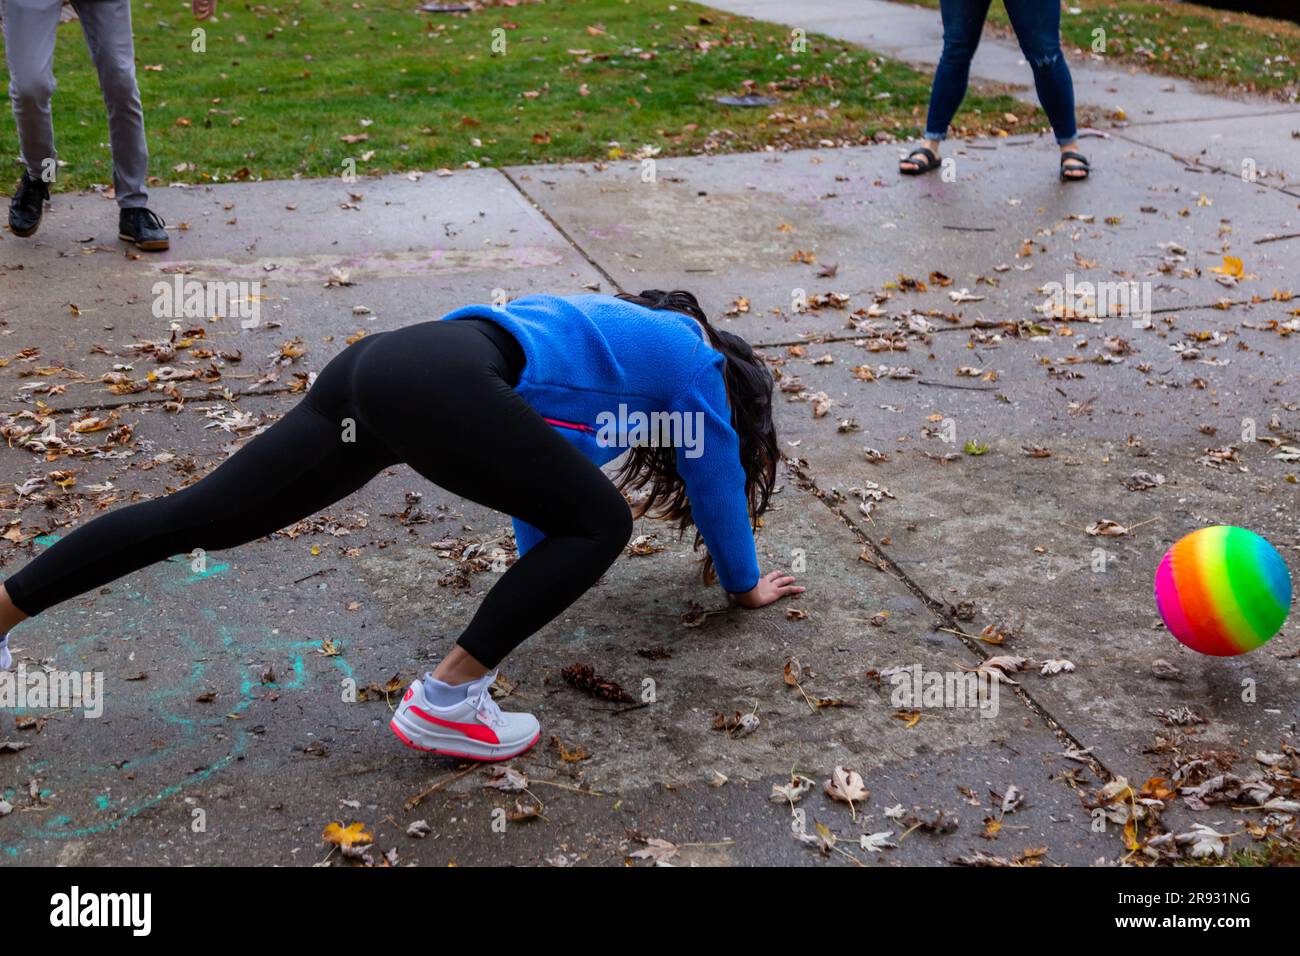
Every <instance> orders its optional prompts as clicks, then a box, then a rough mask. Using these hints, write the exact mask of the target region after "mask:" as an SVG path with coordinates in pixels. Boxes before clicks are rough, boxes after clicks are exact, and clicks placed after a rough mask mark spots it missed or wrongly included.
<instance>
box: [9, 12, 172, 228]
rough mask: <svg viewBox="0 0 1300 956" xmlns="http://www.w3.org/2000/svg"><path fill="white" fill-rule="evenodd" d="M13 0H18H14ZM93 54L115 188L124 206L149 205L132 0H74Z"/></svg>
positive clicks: (147, 153) (147, 163) (147, 167)
mask: <svg viewBox="0 0 1300 956" xmlns="http://www.w3.org/2000/svg"><path fill="white" fill-rule="evenodd" d="M9 2H11V3H12V2H13V0H9ZM73 6H74V7H75V8H76V10H77V16H78V17H80V18H81V30H82V32H83V33H84V34H85V35H86V46H87V48H88V49H89V50H90V58H91V59H92V60H93V61H94V63H95V69H96V71H98V73H99V88H100V90H102V91H103V94H104V106H105V107H107V109H108V141H109V144H110V145H111V146H112V149H113V188H114V189H115V190H116V192H117V204H118V205H119V206H121V207H122V208H123V209H127V208H130V207H132V206H144V205H146V204H147V203H148V200H149V195H148V191H147V189H146V186H145V179H146V178H147V177H148V175H149V144H148V143H147V142H146V140H145V135H144V108H143V107H142V106H141V105H140V88H139V86H138V85H137V84H136V81H135V42H134V40H133V39H132V36H131V3H130V0H73Z"/></svg>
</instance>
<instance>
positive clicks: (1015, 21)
mask: <svg viewBox="0 0 1300 956" xmlns="http://www.w3.org/2000/svg"><path fill="white" fill-rule="evenodd" d="M991 2H992V0H940V2H939V7H940V10H941V11H942V13H943V55H942V56H941V57H939V65H938V67H936V68H935V71H934V86H933V87H932V88H931V90H930V112H929V114H928V115H927V116H926V120H925V138H926V139H940V140H941V139H943V138H944V137H945V136H946V135H947V134H948V125H949V124H950V123H951V122H952V118H953V116H954V115H956V113H957V107H958V106H960V105H961V101H962V99H963V98H964V97H965V96H966V83H967V80H968V79H969V77H970V61H971V57H973V56H974V55H975V48H976V47H977V46H979V42H980V31H981V30H982V29H983V28H984V19H985V17H987V16H988V12H989V4H990V3H991ZM1005 2H1006V7H1007V16H1008V17H1009V18H1010V19H1011V26H1012V27H1013V28H1014V29H1015V31H1016V39H1017V40H1019V41H1020V49H1021V52H1023V53H1024V54H1025V59H1026V60H1028V61H1029V66H1030V67H1031V68H1032V69H1033V71H1034V88H1035V89H1036V90H1037V91H1038V102H1040V103H1042V104H1043V112H1045V113H1046V114H1047V119H1048V121H1049V122H1050V123H1051V124H1052V132H1053V133H1055V134H1056V142H1057V143H1059V144H1060V145H1062V146H1066V145H1068V144H1070V143H1073V142H1074V140H1075V137H1076V136H1077V135H1078V131H1077V129H1076V127H1075V124H1074V81H1073V80H1072V79H1071V78H1070V67H1069V66H1068V65H1067V64H1066V62H1065V55H1064V54H1063V53H1062V52H1061V5H1060V2H1059V0H1005Z"/></svg>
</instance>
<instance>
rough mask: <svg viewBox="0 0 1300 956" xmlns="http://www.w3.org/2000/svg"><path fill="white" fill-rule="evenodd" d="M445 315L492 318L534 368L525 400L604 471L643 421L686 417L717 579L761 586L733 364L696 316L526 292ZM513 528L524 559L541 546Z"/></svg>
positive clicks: (694, 500)
mask: <svg viewBox="0 0 1300 956" xmlns="http://www.w3.org/2000/svg"><path fill="white" fill-rule="evenodd" d="M443 318H444V320H448V321H450V320H454V319H467V318H483V319H491V320H492V321H493V322H495V323H497V324H498V325H500V326H502V327H503V328H504V329H506V330H507V331H508V332H510V334H511V335H513V336H514V337H515V338H516V339H517V340H518V341H519V345H520V346H521V347H522V349H523V352H524V356H525V358H526V359H527V364H526V365H525V367H524V370H523V374H522V375H521V377H520V380H519V385H518V388H517V391H518V392H519V394H520V396H521V397H522V398H523V399H524V400H525V401H526V402H528V404H529V405H531V406H532V407H533V408H535V409H536V410H537V411H538V412H539V413H540V414H541V415H542V417H543V418H545V419H546V420H547V421H548V422H549V423H550V424H551V425H552V426H553V427H554V428H556V429H558V430H559V431H560V433H561V434H563V435H564V437H565V438H567V439H568V440H569V441H570V442H572V443H573V444H574V445H576V446H577V448H578V449H579V450H580V451H581V452H582V453H583V454H584V455H586V456H587V457H588V458H589V459H591V460H592V461H593V462H595V463H596V464H597V465H604V464H607V463H608V462H611V461H613V460H614V459H615V458H617V457H619V456H620V455H621V454H623V453H624V452H625V451H626V450H627V448H628V442H629V440H631V441H636V440H637V438H638V437H639V436H638V432H637V427H638V421H639V419H638V414H637V413H640V415H643V416H647V417H649V416H651V415H653V414H654V413H678V414H677V415H671V414H670V416H669V419H667V420H668V421H672V422H675V423H677V424H678V425H679V426H680V427H679V429H678V431H677V435H678V437H679V439H681V440H682V444H685V445H686V447H682V444H679V445H678V447H677V471H678V473H679V474H680V475H681V476H682V479H683V480H684V481H685V482H686V494H687V497H688V498H689V499H690V502H691V514H692V516H693V517H694V520H695V526H696V527H697V528H699V530H700V534H701V535H703V537H704V543H705V545H706V546H707V547H708V549H709V553H710V554H711V555H712V556H713V562H714V565H715V567H716V568H717V572H718V580H719V581H720V582H721V584H722V586H723V587H724V588H726V589H727V590H728V591H731V592H733V593H739V592H743V591H748V590H750V589H751V588H753V587H754V586H755V585H756V584H757V583H758V557H757V555H756V554H755V551H754V535H753V530H752V528H751V525H750V518H749V508H748V505H747V502H746V499H745V473H744V470H743V469H742V468H741V466H740V443H739V440H738V439H737V438H736V433H735V430H734V429H733V428H732V427H731V410H730V406H729V405H728V404H727V391H726V385H725V382H724V379H723V367H724V364H725V361H726V360H725V359H724V357H723V356H722V353H720V352H718V351H716V350H715V349H713V348H712V347H711V346H710V345H709V344H708V340H707V338H706V337H705V334H704V331H703V329H701V328H700V326H699V324H698V323H696V322H695V320H694V319H692V318H690V317H689V316H686V315H682V314H680V313H677V312H667V311H659V310H656V309H647V308H645V307H643V306H639V305H634V304H632V303H630V302H624V301H623V300H621V299H616V298H613V297H612V296H606V295H579V296H567V297H560V296H552V295H528V296H524V297H523V298H520V299H516V300H514V301H513V302H510V303H509V304H507V305H504V306H495V307H494V306H491V305H468V306H465V307H464V308H460V309H457V310H456V311H454V312H451V313H449V314H447V315H445V316H443ZM659 433H660V432H659V431H658V430H656V431H654V432H653V434H659ZM514 525H515V540H516V542H517V544H518V546H519V553H520V554H521V555H522V554H525V553H526V552H527V551H528V549H529V548H531V547H532V546H533V545H535V544H536V543H537V542H538V541H540V540H541V539H542V534H541V532H539V531H538V530H537V529H536V528H533V527H531V526H529V525H528V524H525V523H524V522H522V521H519V520H517V519H516V520H515V522H514Z"/></svg>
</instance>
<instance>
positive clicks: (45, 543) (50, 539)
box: [32, 534, 63, 548]
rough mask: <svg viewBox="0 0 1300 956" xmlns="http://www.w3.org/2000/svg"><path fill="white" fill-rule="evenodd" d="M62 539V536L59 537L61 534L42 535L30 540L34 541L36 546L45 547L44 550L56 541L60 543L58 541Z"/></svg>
mask: <svg viewBox="0 0 1300 956" xmlns="http://www.w3.org/2000/svg"><path fill="white" fill-rule="evenodd" d="M62 538H63V535H61V534H43V535H40V536H39V537H36V538H32V540H33V541H35V542H36V543H37V544H39V545H41V546H42V547H46V548H48V547H49V546H50V545H52V544H54V543H55V542H56V541H60V540H62Z"/></svg>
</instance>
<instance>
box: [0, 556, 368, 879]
mask: <svg viewBox="0 0 1300 956" xmlns="http://www.w3.org/2000/svg"><path fill="white" fill-rule="evenodd" d="M55 540H58V538H57V536H54V535H49V536H44V540H42V541H41V543H43V544H44V543H50V544H52V543H53V542H54V541H55ZM172 563H173V562H168V563H167V564H164V565H162V566H161V567H160V568H158V569H156V570H154V571H152V572H144V573H146V574H149V575H150V581H149V583H150V589H151V590H152V591H153V593H155V594H161V595H164V596H165V597H161V598H159V599H158V600H157V602H155V601H153V600H150V599H149V598H147V597H145V596H144V595H143V594H142V593H141V592H140V591H136V590H125V589H124V590H123V591H120V592H117V593H115V594H114V597H116V598H118V602H116V603H115V605H114V606H113V607H112V610H114V611H116V612H117V613H116V614H113V615H105V614H103V613H94V612H90V611H87V610H85V609H77V610H76V611H71V610H63V611H56V612H54V613H53V614H51V615H49V617H48V618H45V619H44V620H46V621H48V622H49V626H48V627H47V635H48V634H51V633H56V632H57V630H64V629H67V630H70V631H72V632H73V633H75V632H76V631H77V630H79V629H80V627H85V626H86V625H88V624H89V625H90V626H89V627H88V628H87V630H88V631H89V633H86V632H85V631H83V632H82V634H81V635H80V636H77V637H68V638H67V639H64V640H55V641H52V642H51V644H50V646H51V647H52V648H53V649H54V656H55V660H56V661H58V662H59V664H60V665H61V666H65V667H67V666H70V665H71V663H79V664H80V665H81V667H80V669H83V670H89V669H96V665H98V666H99V667H102V666H103V665H102V662H101V661H100V660H99V658H100V657H101V652H102V651H103V649H104V647H105V646H109V647H111V648H112V647H115V648H116V650H117V652H118V653H121V644H122V643H123V642H133V643H134V644H136V645H143V644H145V643H146V642H153V641H158V640H168V641H171V642H173V643H174V644H175V645H177V646H178V648H179V651H180V653H179V655H178V656H179V657H180V659H181V660H184V659H186V658H188V660H189V665H188V667H187V668H186V669H185V670H184V671H183V673H181V674H178V675H176V679H169V675H168V674H157V673H150V674H149V679H148V680H146V681H141V682H139V683H127V682H125V681H124V680H123V678H124V676H125V675H126V674H128V673H132V672H130V671H126V672H118V673H114V672H112V671H110V672H109V673H107V674H106V680H105V683H106V691H105V694H106V697H107V706H108V708H109V711H110V713H113V714H121V713H129V714H130V715H131V719H132V720H139V719H143V722H144V723H145V725H146V727H147V729H146V731H145V733H144V735H143V736H144V738H146V739H148V738H158V737H161V738H163V741H162V745H161V746H159V745H158V743H159V741H158V740H156V739H149V740H148V743H145V744H143V747H144V748H145V749H144V750H143V751H142V752H140V753H137V754H120V755H117V754H115V755H111V756H113V757H120V758H122V759H118V760H115V761H114V762H111V763H109V762H105V763H102V764H82V765H80V766H79V767H76V768H75V770H76V773H77V774H78V775H77V776H74V777H70V778H69V777H66V776H62V775H63V774H66V773H69V772H70V771H71V770H72V769H73V768H71V767H69V766H68V765H66V764H65V763H64V762H62V761H50V760H42V761H39V762H33V763H32V764H31V765H29V769H30V770H35V769H36V768H37V767H39V768H41V770H42V776H44V777H45V778H46V779H43V780H42V781H41V782H42V784H43V785H46V786H43V789H42V793H43V795H44V797H45V798H46V799H47V800H49V801H52V802H54V803H59V802H62V803H63V804H64V806H65V807H66V805H67V803H68V800H69V797H70V795H73V794H76V793H78V792H79V793H83V794H84V793H86V791H88V790H89V791H91V792H96V791H98V792H97V795H96V796H95V797H94V798H93V799H89V800H88V805H87V809H86V810H85V811H83V813H84V814H85V815H86V819H80V820H79V819H77V818H76V817H74V816H69V815H67V813H62V814H60V815H59V816H57V817H52V818H44V819H41V820H33V821H32V822H31V823H30V824H29V826H30V829H24V830H21V831H20V834H21V835H20V836H19V837H18V839H17V840H14V841H12V842H7V843H4V844H0V852H3V853H4V854H6V855H7V856H9V857H18V856H20V855H21V854H22V853H23V852H25V850H26V849H27V847H28V844H29V842H30V841H31V840H67V839H77V838H85V837H91V836H96V835H102V834H105V833H109V832H112V831H115V830H118V829H120V828H121V827H123V826H125V825H126V824H127V823H128V822H130V821H131V820H133V819H135V818H136V817H138V816H140V814H142V813H145V812H147V811H149V810H151V809H153V808H155V807H157V806H159V805H160V804H162V803H163V802H164V801H167V800H169V799H170V798H172V797H175V796H176V795H178V794H181V793H184V792H185V791H187V790H194V789H195V788H198V787H201V786H202V785H203V784H204V783H206V782H207V781H208V780H210V779H211V778H212V777H214V776H215V775H216V774H219V773H221V772H222V771H224V770H226V769H227V768H228V767H230V765H231V764H232V763H235V762H237V761H239V760H242V759H244V758H245V757H246V755H247V754H248V751H249V747H250V744H251V742H252V741H253V740H254V739H255V737H254V734H253V733H252V731H249V730H245V729H244V728H243V727H242V726H241V725H240V724H241V722H240V721H239V720H238V719H232V718H231V717H230V716H228V715H234V716H235V717H236V718H237V717H238V716H239V715H241V714H244V713H245V712H247V711H248V710H249V709H250V708H251V707H252V706H253V704H254V703H256V702H258V701H259V700H261V699H262V698H263V697H264V696H265V694H266V693H267V692H268V691H279V692H301V691H306V690H309V689H310V687H311V685H312V682H313V679H314V677H315V675H317V674H322V673H328V672H329V670H330V669H331V668H325V669H324V670H322V669H321V667H320V665H319V663H317V664H314V665H313V664H312V663H310V662H314V661H317V659H318V658H319V657H321V656H322V655H320V654H319V653H317V652H318V651H319V649H320V643H319V642H318V641H302V640H294V639H291V638H290V637H289V636H287V635H283V634H280V633H277V632H276V629H274V628H272V627H269V626H268V627H252V628H243V627H239V626H235V625H232V624H230V623H228V622H227V620H228V619H227V618H226V617H225V615H223V614H222V613H221V612H219V611H217V610H215V609H214V607H213V605H220V604H222V603H223V601H222V597H223V595H221V594H220V593H218V594H213V595H210V596H206V597H205V598H204V599H203V600H204V601H205V603H208V604H209V606H208V607H205V608H194V607H193V601H194V598H193V596H192V595H193V593H195V592H192V591H190V589H189V586H190V585H194V584H198V583H199V582H201V581H205V580H207V579H208V578H211V577H214V576H216V575H220V574H221V573H222V572H224V571H226V570H228V569H229V568H230V565H229V564H219V565H214V566H212V567H210V568H209V569H208V570H207V571H206V572H204V573H202V574H191V575H188V576H177V575H176V570H177V569H175V568H174V567H171V566H169V565H171V564H172ZM175 563H180V562H179V561H176V562H175ZM186 569H187V570H188V563H186ZM160 579H161V580H160ZM216 587H217V588H218V590H219V591H220V590H221V589H222V587H223V586H222V585H221V584H219V583H218V584H217V585H216ZM204 593H205V594H206V592H204ZM173 609H174V610H175V612H176V613H175V614H174V615H173V614H170V613H168V611H172V610H173ZM139 612H144V613H139ZM160 615H161V620H160ZM92 622H93V623H92ZM79 625H80V626H79ZM286 660H287V662H288V667H287V670H285V671H284V672H283V673H280V671H281V669H282V668H284V667H285V661H286ZM328 660H329V661H330V663H331V665H332V669H333V670H334V671H336V672H337V673H338V674H340V675H342V676H343V677H351V676H352V668H351V666H350V665H349V664H348V663H347V662H346V661H344V660H343V659H342V658H341V657H330V658H328ZM268 661H272V662H275V663H274V666H275V669H276V672H277V673H276V679H275V681H274V682H267V683H263V682H262V668H263V666H264V665H265V663H266V662H268ZM56 666H58V665H56ZM232 669H233V670H234V674H232V673H231V670H232ZM214 671H217V672H216V673H214ZM232 676H233V677H234V682H233V683H234V689H233V690H232V689H231V686H230V685H231V683H232V682H231V677H232ZM211 689H215V690H217V691H218V693H219V694H220V695H221V696H219V697H218V702H217V703H216V704H214V705H212V706H211V709H210V710H205V709H204V708H205V707H206V706H207V705H197V706H196V704H195V698H196V697H198V696H199V695H200V694H201V693H203V692H204V691H207V690H211ZM232 693H233V696H235V697H236V698H237V699H236V700H235V701H234V702H233V705H230V697H231V696H232ZM115 695H121V696H117V700H118V701H119V703H118V704H116V705H115V704H114V696H115ZM223 698H224V699H223ZM123 699H125V700H127V701H129V702H130V703H128V704H126V705H123V704H121V703H120V701H122V700H123ZM218 747H219V748H221V750H224V754H222V753H221V750H217V755H216V756H215V757H214V756H212V755H211V752H212V751H213V750H216V749H217V748H218ZM205 750H206V751H208V752H207V753H204V751H205ZM196 751H197V753H196ZM195 756H198V757H199V759H198V760H195V759H194V757H195ZM109 757H110V755H108V754H105V755H103V757H102V758H101V759H104V760H106V761H107V759H108V758H109ZM198 763H202V764H203V766H202V767H201V769H198V770H192V771H191V772H188V773H185V775H184V776H183V777H182V778H181V779H180V780H178V781H176V782H173V783H169V784H167V785H165V786H159V787H158V788H157V789H153V790H151V791H147V792H148V795H147V796H144V797H142V798H141V797H134V798H132V797H129V798H128V799H126V800H123V799H122V798H121V797H118V798H116V800H115V799H113V798H110V796H109V794H108V792H106V790H105V786H104V783H103V782H102V781H103V778H104V777H111V778H112V779H113V780H114V781H117V780H120V779H121V775H122V774H123V773H124V772H129V773H130V774H132V775H143V774H144V773H147V772H149V771H150V770H151V769H153V770H156V771H157V772H158V774H159V775H162V774H163V773H165V772H166V771H165V769H164V768H166V767H167V766H168V765H176V766H177V767H186V768H192V767H194V766H195V764H198ZM181 772H183V773H184V772H185V771H181ZM137 779H139V778H137ZM92 781H96V782H98V786H96V785H95V784H94V783H92ZM138 785H143V784H142V783H141V784H138ZM112 789H113V790H114V791H116V790H117V789H118V788H117V784H116V783H114V786H113V788H112ZM8 792H9V793H11V794H12V793H13V791H8ZM87 797H89V794H87ZM18 799H19V800H21V799H22V798H21V797H19V798H18ZM11 802H12V800H11ZM92 813H93V814H96V815H100V817H101V818H100V819H97V820H96V819H94V817H92V816H89V814H92ZM18 816H19V815H18V814H14V815H13V816H12V817H11V821H12V820H16V819H17V818H18ZM24 816H28V817H32V816H39V815H24Z"/></svg>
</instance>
